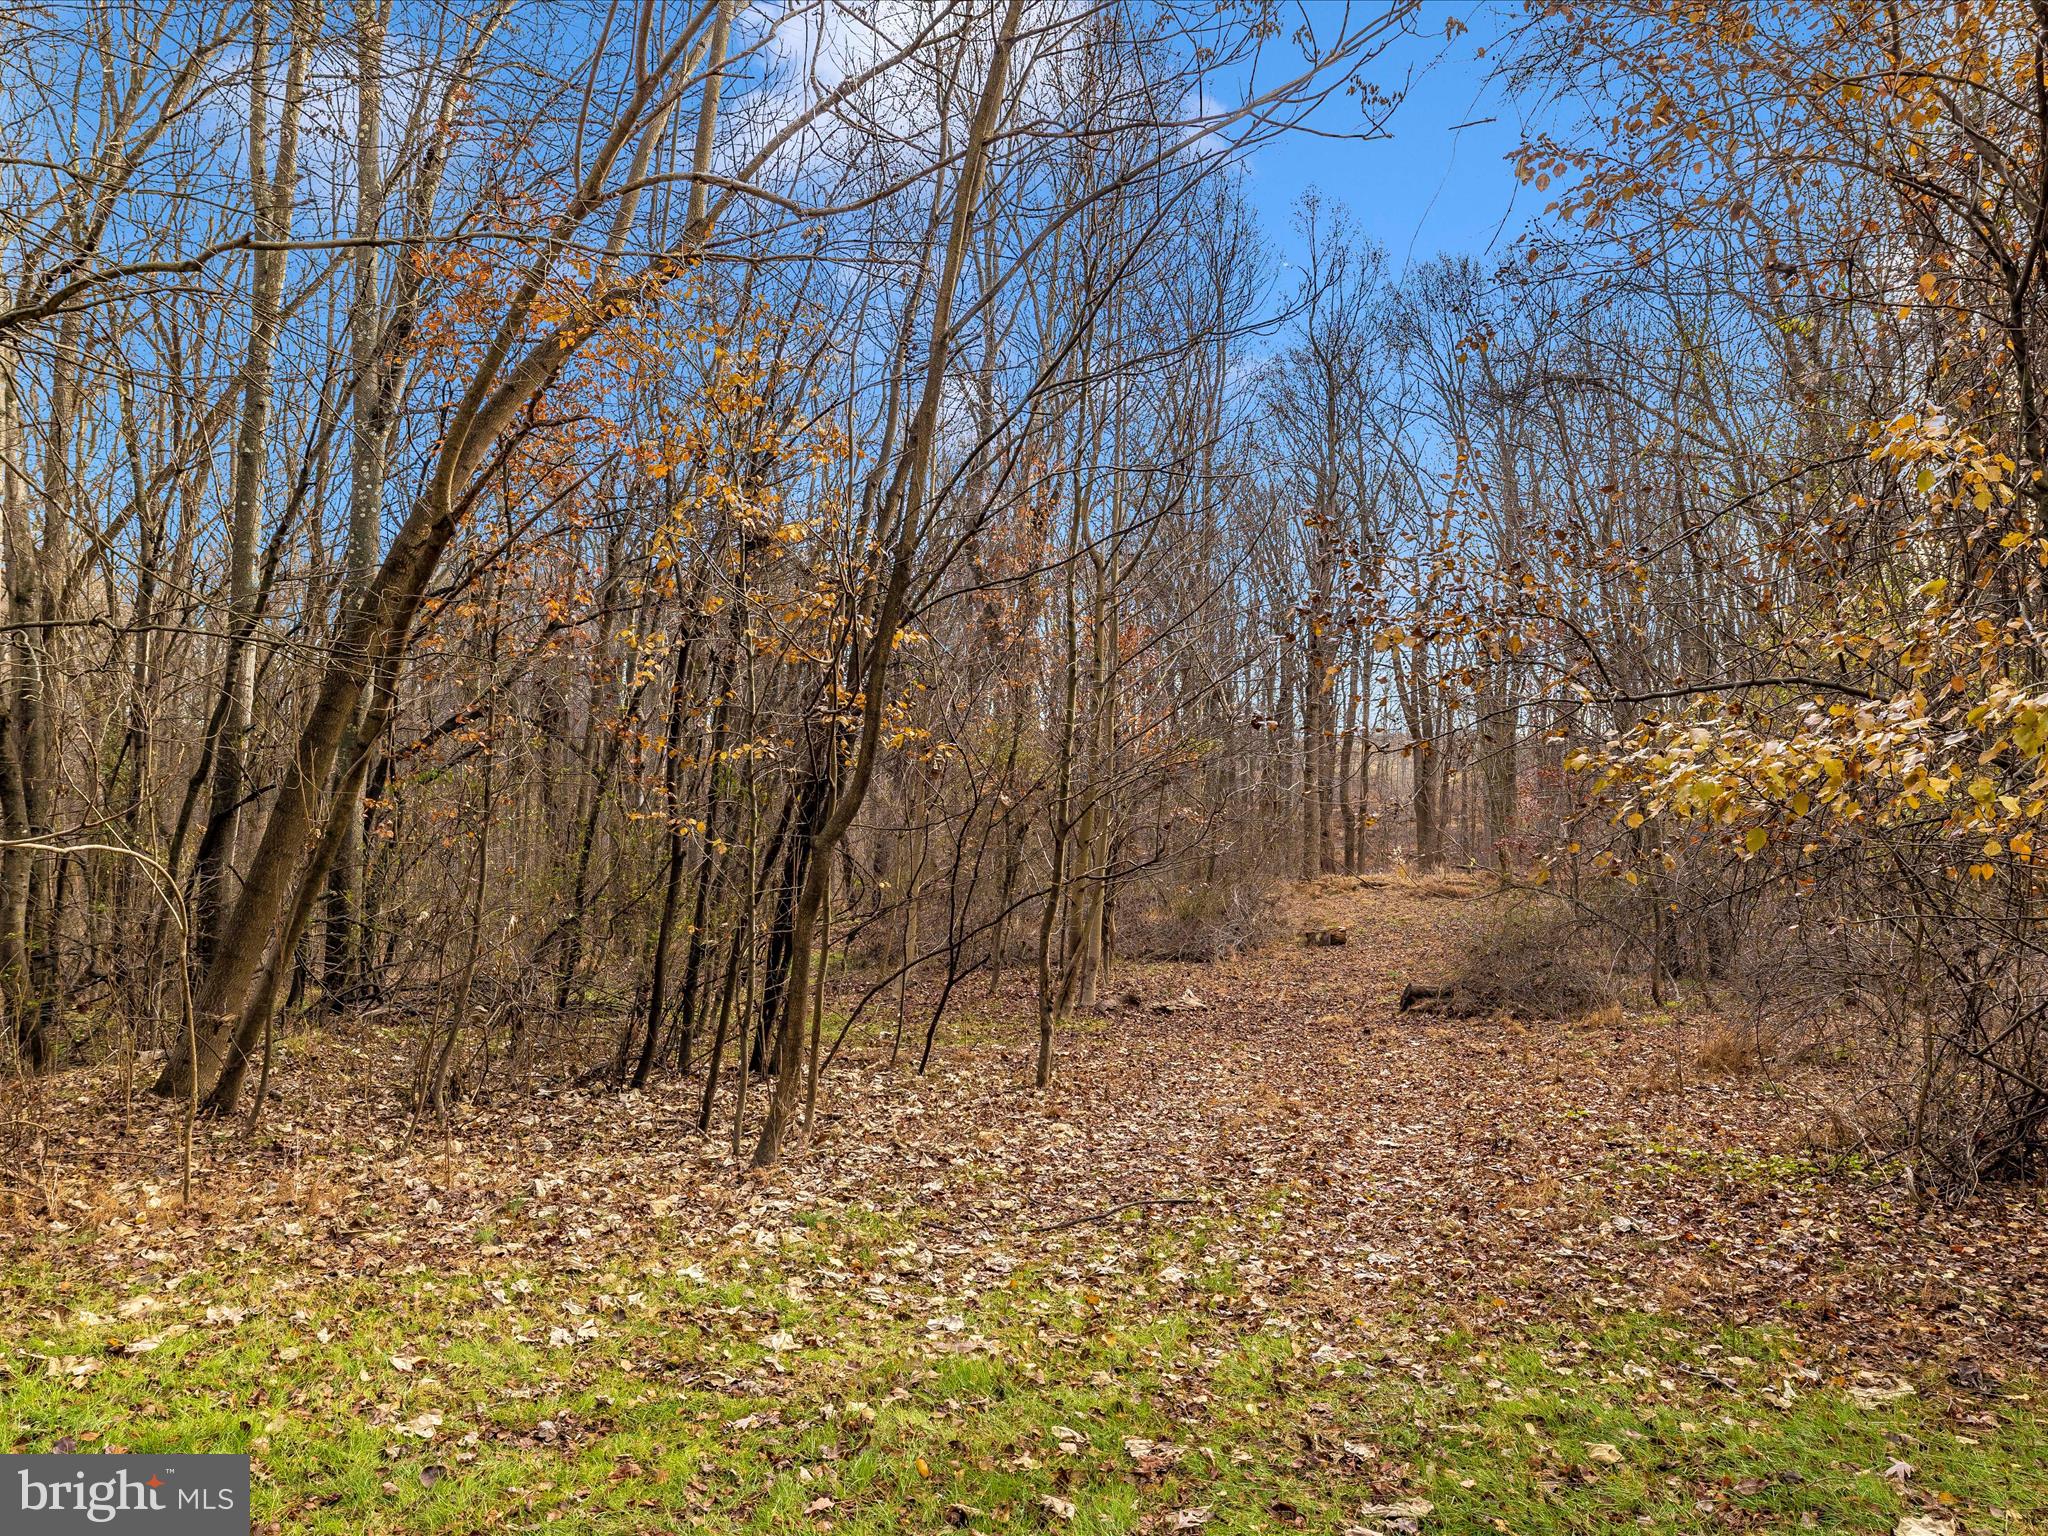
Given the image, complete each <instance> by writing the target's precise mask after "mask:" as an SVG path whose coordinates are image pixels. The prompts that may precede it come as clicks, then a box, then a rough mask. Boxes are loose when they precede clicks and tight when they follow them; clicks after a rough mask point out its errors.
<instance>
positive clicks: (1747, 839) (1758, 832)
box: [1742, 827, 1771, 853]
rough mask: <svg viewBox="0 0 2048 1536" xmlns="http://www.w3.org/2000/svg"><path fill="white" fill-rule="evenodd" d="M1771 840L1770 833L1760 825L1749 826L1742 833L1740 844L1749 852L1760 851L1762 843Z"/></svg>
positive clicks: (1762, 848) (1762, 846) (1762, 849)
mask: <svg viewBox="0 0 2048 1536" xmlns="http://www.w3.org/2000/svg"><path fill="white" fill-rule="evenodd" d="M1770 840H1771V834H1770V833H1768V832H1766V831H1765V830H1764V829H1763V828H1762V827H1751V828H1750V829H1749V830H1748V831H1747V832H1745V833H1743V835H1742V846H1743V847H1745V848H1747V849H1748V850H1749V851H1750V852H1751V853H1762V852H1763V851H1764V845H1765V844H1766V843H1768V842H1769V841H1770Z"/></svg>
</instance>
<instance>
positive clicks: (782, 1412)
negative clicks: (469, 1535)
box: [0, 1214, 2048, 1536]
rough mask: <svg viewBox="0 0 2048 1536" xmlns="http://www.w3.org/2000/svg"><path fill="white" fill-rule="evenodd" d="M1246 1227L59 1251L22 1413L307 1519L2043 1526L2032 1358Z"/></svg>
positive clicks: (1, 1434) (44, 1276)
mask: <svg viewBox="0 0 2048 1536" xmlns="http://www.w3.org/2000/svg"><path fill="white" fill-rule="evenodd" d="M1211 1236H1212V1234H1209V1233H1207V1232H1205V1231H1204V1230H1202V1229H1201V1228H1199V1227H1198V1228H1196V1229H1193V1230H1191V1231H1189V1232H1185V1233H1180V1234H1174V1235H1171V1236H1164V1237H1155V1238H1154V1239H1153V1240H1152V1242H1151V1244H1150V1246H1149V1248H1147V1249H1146V1250H1145V1251H1143V1252H1142V1253H1136V1252H1133V1251H1132V1248H1131V1247H1130V1245H1129V1244H1128V1243H1125V1242H1120V1241H1119V1240H1118V1239H1119V1234H1117V1233H1114V1232H1111V1233H1103V1234H1100V1235H1099V1237H1098V1238H1097V1239H1095V1241H1097V1243H1098V1246H1095V1247H1088V1246H1077V1247H1074V1248H1071V1249H1057V1250H1053V1251H1043V1250H1033V1251H1031V1252H1029V1253H1026V1254H1022V1255H1018V1256H1016V1257H1015V1258H1014V1259H1013V1258H1011V1257H1008V1256H1004V1255H1002V1254H999V1253H994V1252H991V1251H986V1250H984V1251H979V1252H977V1253H976V1254H974V1255H972V1256H970V1257H968V1258H965V1259H962V1258H959V1257H958V1256H957V1255H956V1256H955V1257H954V1258H953V1259H951V1260H949V1259H948V1258H946V1257H945V1256H944V1255H940V1256H935V1255H934V1254H933V1252H932V1251H931V1249H930V1248H929V1247H928V1246H926V1242H925V1240H924V1239H922V1238H921V1237H920V1234H919V1233H918V1232H917V1231H916V1230H914V1229H912V1228H908V1227H905V1226H902V1225H899V1224H895V1223H891V1222H889V1221H887V1220H884V1219H882V1218H879V1217H875V1216H872V1215H865V1214H863V1215H853V1214H847V1215H835V1216H831V1217H829V1218H817V1217H811V1218H807V1219H806V1221H805V1223H804V1224H802V1225H797V1226H793V1227H791V1228H790V1229H789V1230H787V1231H785V1232H781V1233H778V1234H775V1235H774V1236H773V1239H772V1240H770V1239H769V1238H768V1237H765V1236H763V1235H759V1234H756V1235H755V1236H754V1237H753V1238H752V1239H751V1240H750V1241H749V1242H748V1243H746V1244H734V1245H732V1246H731V1247H729V1248H727V1249H725V1250H723V1251H721V1252H719V1253H717V1254H715V1255H690V1256H674V1255H664V1254H649V1255H646V1256H644V1257H642V1258H637V1259H613V1260H610V1261H606V1262H603V1263H599V1264H593V1265H591V1266H590V1267H588V1268H586V1269H581V1270H579V1269H577V1268H575V1267H574V1266H575V1263H576V1260H575V1256H574V1255H573V1254H569V1255H566V1256H564V1262H563V1263H559V1264H554V1265H551V1266H549V1268H548V1269H547V1270H546V1271H543V1270H541V1269H538V1268H534V1267H531V1266H528V1267H520V1266H518V1265H515V1264H513V1263H512V1262H510V1261H509V1260H508V1259H505V1258H502V1257H492V1258H487V1257H483V1256H481V1255H479V1256H476V1257H475V1258H474V1259H473V1260H466V1261H465V1262H466V1263H468V1264H469V1265H470V1266H471V1267H467V1268H463V1269H461V1270H460V1271H459V1272H455V1271H453V1269H452V1267H451V1266H448V1265H441V1266H437V1267H436V1268H435V1269H433V1270H429V1269H426V1268H413V1269H405V1268H401V1267H400V1266H398V1265H396V1264H390V1265H387V1266H377V1267H374V1268H369V1269H368V1271H367V1272H365V1273H358V1274H349V1275H332V1274H330V1275H326V1276H315V1275H311V1274H304V1273H292V1272H289V1271H286V1272H279V1273H267V1274H266V1273H250V1272H246V1271H236V1272H229V1271H225V1270H222V1271H207V1272H198V1273H191V1274H187V1275H183V1276H180V1277H177V1278H176V1279H175V1280H174V1281H170V1280H166V1281H164V1282H163V1283H156V1284H152V1285H150V1286H147V1287H145V1286H142V1285H138V1286H137V1287H136V1288H135V1290H134V1291H133V1292H130V1293H123V1292H120V1291H116V1290H112V1289H109V1288H106V1287H104V1286H87V1285H79V1284H75V1283H73V1282H71V1281H69V1280H67V1279H66V1278H64V1275H63V1271H62V1269H61V1268H60V1267H59V1266H57V1265H55V1264H53V1263H50V1262H47V1261H39V1262H37V1263H35V1264H31V1265H27V1266H24V1267H21V1268H18V1269H17V1270H15V1271H13V1272H12V1273H11V1274H10V1275H8V1276H7V1277H6V1282H5V1283H6V1287H7V1288H6V1290H5V1291H4V1292H0V1296H4V1301H0V1306H4V1309H5V1312H6V1315H7V1316H8V1317H9V1318H10V1320H11V1326H10V1327H9V1329H8V1336H9V1338H10V1339H11V1340H12V1341H14V1343H13V1348H12V1349H11V1350H10V1352H9V1353H8V1355H7V1356H6V1358H5V1365H4V1368H5V1370H6V1371H7V1372H9V1373H11V1374H9V1375H8V1376H7V1377H6V1379H5V1380H4V1381H0V1400H4V1405H5V1406H4V1408H0V1439H4V1441H5V1443H6V1444H7V1446H8V1447H9V1448H11V1449H14V1450H49V1449H52V1448H55V1447H58V1446H60V1445H64V1444H67V1443H73V1444H76V1445H77V1446H78V1447H79V1448H81V1449H90V1448H108V1447H114V1446H121V1447H126V1448H131V1449H135V1450H155V1451H171V1450H185V1451H190V1450H244V1449H246V1450H249V1451H251V1452H252V1453H253V1454H254V1456H255V1457H256V1465H257V1469H258V1495H257V1502H256V1518H257V1522H258V1527H259V1529H276V1530H284V1531H294V1532H301V1531H303V1532H351V1533H355V1532H366V1533H376V1532H393V1533H396V1532H404V1533H409V1536H411V1533H443V1532H446V1533H457V1532H471V1531H481V1530H497V1529H502V1530H538V1529H542V1528H544V1527H546V1526H547V1525H548V1524H550V1523H554V1524H557V1525H558V1526H560V1527H561V1528H564V1529H570V1530H576V1531H590V1532H619V1533H632V1532H642V1531H647V1532H653V1531H674V1530H687V1529H702V1530H706V1531H759V1532H767V1531H821V1532H822V1531H825V1530H827V1529H828V1528H829V1529H830V1530H833V1531H838V1532H875V1533H881V1532H899V1531H941V1530H944V1529H947V1528H948V1527H962V1528H967V1529H974V1530H982V1531H987V1532H996V1531H1005V1532H1007V1531H1029V1530H1041V1529H1062V1530H1072V1531H1076V1532H1105V1533H1106V1532H1121V1531H1137V1530H1161V1531H1166V1530H1173V1529H1197V1528H1200V1529H1206V1530H1208V1531H1211V1532H1219V1533H1222V1532H1246V1533H1248V1532H1254V1531H1276V1530H1290V1529H1304V1530H1314V1531H1327V1532H1340V1531H1343V1530H1345V1529H1346V1528H1347V1527H1348V1526H1354V1525H1355V1526H1360V1527H1364V1528H1367V1529H1379V1530H1398V1529H1401V1528H1403V1527H1402V1522H1403V1521H1406V1520H1416V1519H1419V1520H1420V1523H1421V1526H1422V1528H1423V1529H1424V1530H1428V1531H1478V1532H1484V1531H1494V1530H1501V1529H1505V1530H1509V1531H1514V1532H1518V1533H1520V1532H1552V1531H1555V1532H1567V1531H1579V1532H1590V1531H1604V1530H1611V1529H1618V1528H1623V1527H1635V1528H1640V1529H1647V1530H1653V1531H1691V1530H1707V1529H1723V1528H1728V1527H1731V1526H1732V1527H1736V1528H1754V1529H1770V1530H1779V1529H1785V1530H1791V1529H1798V1528H1801V1527H1817V1528H1820V1529H1828V1530H1870V1531H1889V1530H1890V1529H1891V1528H1892V1525H1893V1523H1894V1522H1895V1520H1896V1519H1897V1517H1898V1514H1899V1513H1900V1511H1901V1510H1902V1509H1904V1508H1906V1507H1909V1506H1913V1505H1918V1504H1922V1503H1934V1502H1946V1503H1951V1504H1953V1505H1954V1506H1955V1507H1956V1508H1957V1509H1958V1510H1959V1511H1961V1512H1962V1513H1963V1514H1964V1516H1965V1518H1966V1519H1967V1520H1968V1521H1969V1522H1970V1529H1972V1530H1980V1529H1981V1530H1994V1531H1996V1530H2006V1531H2026V1530H2031V1529H2041V1528H2042V1525H2041V1522H2042V1521H2043V1519H2044V1515H2048V1472H2044V1471H2043V1470H2042V1469H2043V1468H2044V1467H2048V1433H2044V1430H2043V1426H2042V1423H2041V1420H2040V1417H2039V1415H2038V1404H2039V1402H2040V1401H2041V1399H2040V1397H2039V1393H2038V1390H2037V1389H2030V1387H2029V1385H2027V1384H2025V1383H2017V1382H2014V1381H2007V1382H2005V1383H2003V1384H2002V1385H1999V1386H1997V1387H1996V1388H1994V1389H1993V1390H1992V1391H1991V1392H1990V1393H1989V1395H1985V1396H1976V1397H1970V1396H1965V1397H1958V1396H1957V1395H1956V1394H1954V1393H1951V1392H1949V1391H1948V1390H1947V1389H1946V1387H1945V1385H1944V1384H1941V1383H1939V1382H1933V1381H1930V1382H1923V1383H1919V1384H1917V1389H1916V1390H1914V1391H1912V1392H1910V1393H1905V1392H1902V1391H1900V1387H1901V1386H1902V1385H1912V1384H1905V1383H1897V1382H1883V1383H1858V1382H1855V1381H1834V1380H1827V1379H1819V1378H1817V1377H1815V1376H1814V1375H1813V1374H1812V1373H1810V1372H1807V1371H1805V1370H1803V1369H1802V1367H1801V1366H1800V1364H1799V1356H1798V1353H1797V1347H1796V1340H1794V1339H1792V1338H1791V1337H1789V1336H1782V1335H1756V1334H1742V1333H1727V1334H1722V1335H1717V1336H1712V1337H1703V1336H1701V1335H1700V1334H1699V1333H1698V1332H1697V1331H1690V1332H1689V1331H1686V1330H1684V1329H1681V1328H1678V1327H1675V1326H1672V1325H1670V1324H1668V1323H1667V1322H1665V1321H1662V1320H1660V1319H1657V1318H1652V1317H1609V1318H1605V1319H1589V1320H1588V1321H1587V1324H1586V1327H1585V1328H1584V1330H1583V1331H1580V1332H1577V1333H1569V1334H1568V1333H1564V1332H1553V1333H1528V1332H1524V1333H1520V1334H1516V1335H1514V1336H1501V1337H1492V1336H1489V1337H1485V1338H1473V1337H1469V1336H1466V1335H1463V1334H1459V1333H1448V1334H1445V1333H1433V1332H1431V1331H1430V1330H1429V1329H1428V1328H1427V1327H1426V1326H1424V1324H1423V1323H1421V1322H1420V1321H1413V1320H1401V1319H1377V1320H1373V1321H1371V1322H1370V1323H1369V1324H1367V1323H1359V1322H1353V1323H1352V1324H1350V1325H1348V1326H1346V1327H1344V1328H1342V1329H1337V1328H1336V1327H1335V1325H1331V1327H1330V1328H1329V1329H1328V1330H1326V1331H1325V1332H1323V1333H1322V1334H1321V1335H1316V1334H1314V1333H1312V1332H1311V1331H1309V1330H1308V1329H1307V1328H1306V1326H1305V1325H1304V1324H1303V1323H1302V1322H1301V1321H1300V1320H1299V1319H1297V1318H1293V1317H1290V1315H1289V1312H1288V1310H1287V1309H1284V1308H1282V1307H1279V1306H1275V1305H1269V1300H1270V1299H1268V1298H1261V1297H1259V1296H1257V1295H1256V1294H1255V1293H1252V1292H1248V1291H1247V1290H1245V1289H1244V1288H1243V1287H1244V1285H1245V1284H1246V1283H1247V1281H1246V1274H1247V1270H1246V1269H1245V1268H1244V1267H1242V1266H1239V1265H1236V1264H1234V1263H1233V1262H1232V1261H1231V1260H1230V1259H1229V1258H1228V1257H1224V1256H1220V1255H1219V1253H1218V1252H1215V1251H1211V1250H1210V1248H1209V1247H1208V1244H1209V1241H1210V1238H1211ZM1251 1269H1252V1270H1254V1271H1255V1269H1256V1266H1252V1267H1251ZM1788 1387H1789V1390H1788ZM1859 1394H1860V1397H1859ZM1901 1464H1905V1465H1908V1466H1910V1467H1911V1469H1912V1470H1911V1472H1910V1474H1908V1473H1905V1472H1902V1471H1901V1470H1900V1467H1901ZM1888 1474H1889V1475H1888ZM1417 1501H1421V1502H1426V1503H1427V1504H1428V1505H1430V1506H1431V1508H1430V1510H1429V1513H1428V1514H1427V1515H1426V1516H1424V1515H1421V1514H1420V1513H1419V1511H1420V1503H1418V1502H1417ZM2029 1522H2032V1523H2031V1524H2030V1523H2029Z"/></svg>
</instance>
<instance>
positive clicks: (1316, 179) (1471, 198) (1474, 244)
mask: <svg viewBox="0 0 2048 1536" xmlns="http://www.w3.org/2000/svg"><path fill="white" fill-rule="evenodd" d="M1308 3H1309V4H1311V5H1313V4H1314V3H1315V0H1308ZM1453 19H1456V20H1458V21H1462V22H1464V23H1465V25H1466V26H1467V27H1469V28H1470V30H1469V31H1466V32H1464V33H1462V34H1461V35H1459V36H1458V37H1456V38H1452V39H1448V40H1447V39H1446V38H1445V35H1444V32H1445V25H1446V23H1447V22H1450V21H1452V20H1453ZM1513 19H1514V17H1513V13H1511V12H1509V11H1508V10H1507V9H1506V8H1505V7H1502V6H1498V5H1494V4H1489V3H1487V0H1423V6H1422V12H1421V15H1420V17H1419V18H1418V20H1417V22H1416V24H1415V28H1414V35H1411V36H1404V37H1401V38H1398V39H1396V41H1395V42H1394V44H1393V45H1392V46H1391V47H1389V48H1388V49H1387V50H1386V52H1385V53H1383V54H1382V55H1381V56H1380V57H1379V58H1378V59H1377V60H1375V61H1374V62H1373V63H1371V64H1369V65H1367V66H1366V67H1365V69H1364V70H1363V71H1362V74H1363V76H1364V78H1365V79H1367V80H1369V81H1370V82H1372V83H1373V84H1374V85H1377V86H1378V87H1379V88H1380V89H1381V90H1382V91H1385V92H1387V93H1388V94H1393V93H1395V92H1398V91H1403V90H1405V92H1406V94H1405V96H1404V97H1403V99H1402V100H1401V102H1400V104H1399V105H1398V106H1397V107H1395V108H1394V111H1393V115H1392V118H1391V119H1390V121H1389V123H1388V131H1389V136H1388V137H1385V138H1380V139H1375V140H1371V141H1367V142H1360V141H1358V140H1355V139H1343V138H1323V137H1315V136H1311V135H1308V134H1292V135H1289V136H1287V137H1286V138H1284V139H1281V140H1279V141H1277V142H1275V143H1273V144H1270V145H1268V146H1267V147H1265V148H1264V149H1262V150H1260V151H1259V152H1258V153H1257V154H1256V155H1255V156H1254V157H1253V158H1252V160H1251V163H1250V168H1249V169H1250V176H1249V180H1248V182H1247V190H1248V191H1249V192H1250V194H1251V198H1252V202H1253V204H1254V206H1255V207H1256V208H1257V209H1258V210H1259V213H1260V215H1261V218H1262V220H1263V222H1264V224H1265V226H1266V232H1267V238H1268V239H1270V240H1271V241H1272V242H1273V244H1274V246H1275V247H1276V248H1277V249H1278V250H1279V251H1280V252H1281V254H1282V256H1283V258H1285V257H1286V256H1288V254H1289V253H1291V252H1293V251H1294V250H1296V249H1297V248H1298V246H1299V241H1298V239H1297V238H1296V236H1295V233H1294V229H1293V209H1294V204H1295V202H1296V200H1297V199H1298V198H1299V197H1300V196H1301V194H1302V193H1303V192H1305V191H1308V190H1309V189H1310V188H1315V189H1316V190H1317V191H1319V192H1320V193H1321V194H1322V196H1323V197H1324V198H1325V199H1326V200H1328V201H1331V202H1341V203H1343V204H1344V205H1345V206H1346V207H1348V208H1349V209H1350V211H1351V214H1352V216H1353V218H1354V219H1355V220H1356V221H1357V224H1358V227H1359V228H1360V229H1361V230H1362V231H1363V232H1364V233H1365V234H1367V235H1368V236H1370V237H1371V238H1372V239H1374V240H1376V241H1378V242H1379V243H1380V244H1381V245H1383V246H1384V247H1386V251H1387V257H1388V261H1389V263H1390V265H1391V267H1392V269H1393V270H1394V271H1396V272H1399V271H1401V270H1403V269H1404V268H1406V267H1408V266H1410V265H1413V264H1415V263H1419V262H1423V261H1427V260H1428V259H1429V258H1430V257H1432V256H1434V255H1436V254H1437V253H1438V252H1439V251H1456V252H1463V253H1467V254H1470V255H1474V256H1479V257H1482V258H1483V257H1485V256H1486V255H1487V253H1488V252H1492V253H1493V254H1495V255H1501V254H1505V252H1506V251H1507V249H1508V247H1509V245H1510V244H1511V243H1512V241H1513V240H1514V237H1515V236H1516V234H1517V233H1519V232H1520V231H1521V229H1522V228H1523V227H1524V226H1525V225H1526V223H1527V222H1528V220H1529V219H1530V218H1531V217H1532V216H1534V215H1535V214H1537V213H1539V212H1540V211H1541V208H1542V204H1543V202H1544V201H1545V198H1544V197H1543V195H1542V194H1539V193H1536V192H1534V191H1532V190H1531V189H1529V188H1527V187H1524V186H1522V185H1520V184H1519V183H1518V182H1517V181H1516V180H1515V176H1514V170H1513V167H1512V164H1511V162H1510V161H1509V160H1508V159H1507V158H1506V157H1507V156H1508V155H1509V154H1511V153H1512V151H1513V150H1514V148H1515V146H1516V145H1517V144H1518V143H1519V142H1520V140H1521V137H1522V132H1523V128H1524V121H1523V112H1522V110H1521V109H1520V104H1519V103H1516V102H1514V101H1512V100H1509V99H1508V98H1507V97H1506V96H1505V94H1504V93H1503V92H1502V91H1501V90H1500V89H1499V88H1498V87H1497V86H1495V85H1493V84H1492V83H1490V82H1489V81H1488V79H1487V76H1488V74H1489V72H1490V71H1491V69H1492V66H1493V56H1492V48H1491V46H1490V45H1491V44H1493V43H1495V42H1497V41H1498V39H1499V37H1500V34H1501V32H1502V30H1503V28H1504V27H1505V26H1506V25H1508V24H1509V23H1510V22H1511V21H1512V20H1513ZM1482 50H1486V56H1484V57H1481V51H1482ZM1489 118H1490V119H1492V121H1490V122H1487V121H1477V120H1482V119H1489ZM1309 121H1310V123H1311V124H1312V125H1313V126H1314V127H1315V128H1316V129H1318V130H1319V131H1320V132H1322V133H1327V134H1339V133H1344V134H1349V133H1357V132H1359V131H1361V130H1362V129H1363V128H1364V126H1365V122H1366V119H1365V113H1364V109H1363V108H1362V107H1361V105H1360V103H1359V101H1358V99H1357V98H1356V97H1355V96H1353V95H1350V94H1344V93H1339V94H1336V95H1333V96H1332V97H1331V98H1330V99H1329V100H1328V101H1326V102H1324V103H1323V104H1322V106H1321V107H1320V108H1319V109H1318V110H1317V112H1316V113H1315V115H1314V116H1313V117H1311V118H1310V119H1309ZM1460 125H1468V126H1460Z"/></svg>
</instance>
